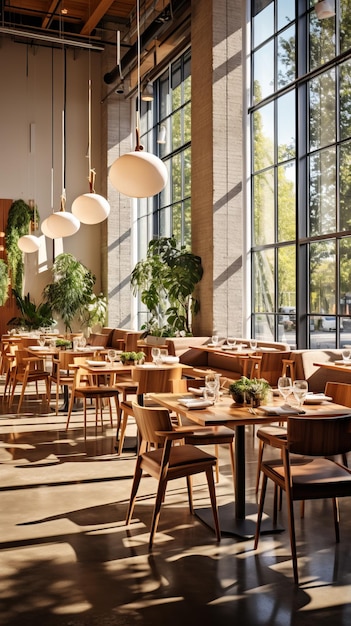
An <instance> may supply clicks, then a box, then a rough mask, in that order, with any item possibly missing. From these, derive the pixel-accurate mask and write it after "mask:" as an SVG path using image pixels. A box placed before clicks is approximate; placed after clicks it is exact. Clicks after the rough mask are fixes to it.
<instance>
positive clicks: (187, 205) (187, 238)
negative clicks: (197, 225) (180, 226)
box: [182, 198, 191, 250]
mask: <svg viewBox="0 0 351 626" xmlns="http://www.w3.org/2000/svg"><path fill="white" fill-rule="evenodd" d="M182 244H183V245H185V246H186V247H187V249H188V250H191V199H190V198H189V200H185V202H184V234H183V241H182Z"/></svg>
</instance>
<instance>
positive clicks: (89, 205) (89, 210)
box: [72, 79, 110, 224]
mask: <svg viewBox="0 0 351 626" xmlns="http://www.w3.org/2000/svg"><path fill="white" fill-rule="evenodd" d="M88 160H89V177H88V178H89V188H90V191H89V193H84V194H83V195H81V196H78V198H76V199H75V200H74V202H73V204H72V213H73V215H75V216H76V218H78V220H79V221H80V222H82V223H83V224H99V223H100V222H103V221H104V220H105V219H106V218H107V217H108V216H109V214H110V205H109V203H108V201H107V200H106V198H104V197H103V196H100V195H99V194H98V193H95V189H94V186H95V176H96V172H95V170H94V169H92V167H91V80H90V79H89V141H88Z"/></svg>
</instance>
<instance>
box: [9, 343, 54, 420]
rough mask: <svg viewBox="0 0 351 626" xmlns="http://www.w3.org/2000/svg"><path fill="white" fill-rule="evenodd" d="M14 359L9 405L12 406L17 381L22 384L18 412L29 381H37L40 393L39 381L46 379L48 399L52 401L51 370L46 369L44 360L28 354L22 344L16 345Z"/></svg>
mask: <svg viewBox="0 0 351 626" xmlns="http://www.w3.org/2000/svg"><path fill="white" fill-rule="evenodd" d="M15 348H16V349H15V350H14V353H13V355H14V360H13V364H12V368H11V380H10V385H11V394H10V398H9V406H12V404H13V400H14V396H15V390H16V386H17V383H20V384H21V385H22V390H21V395H20V399H19V402H18V406H17V413H19V412H20V410H21V407H22V403H23V399H24V395H25V391H26V388H27V385H28V384H29V383H33V382H34V383H35V385H36V393H37V395H38V382H39V381H44V382H45V387H46V401H47V403H49V402H50V382H49V377H50V372H48V371H46V370H45V369H44V361H43V359H42V358H40V357H35V356H28V352H27V351H26V350H24V349H23V348H22V347H21V346H18V347H15Z"/></svg>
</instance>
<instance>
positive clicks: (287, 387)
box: [278, 376, 292, 404]
mask: <svg viewBox="0 0 351 626" xmlns="http://www.w3.org/2000/svg"><path fill="white" fill-rule="evenodd" d="M278 389H279V393H280V395H282V396H283V398H284V402H285V404H287V399H288V397H289V396H290V394H291V392H292V381H291V378H290V377H289V376H280V378H278Z"/></svg>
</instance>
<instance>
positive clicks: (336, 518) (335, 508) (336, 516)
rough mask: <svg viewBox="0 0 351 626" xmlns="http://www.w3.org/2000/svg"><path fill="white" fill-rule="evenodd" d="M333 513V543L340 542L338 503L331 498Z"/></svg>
mask: <svg viewBox="0 0 351 626" xmlns="http://www.w3.org/2000/svg"><path fill="white" fill-rule="evenodd" d="M333 513H334V527H335V541H336V543H339V542H340V527H339V519H340V516H339V501H338V499H337V498H333Z"/></svg>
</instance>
